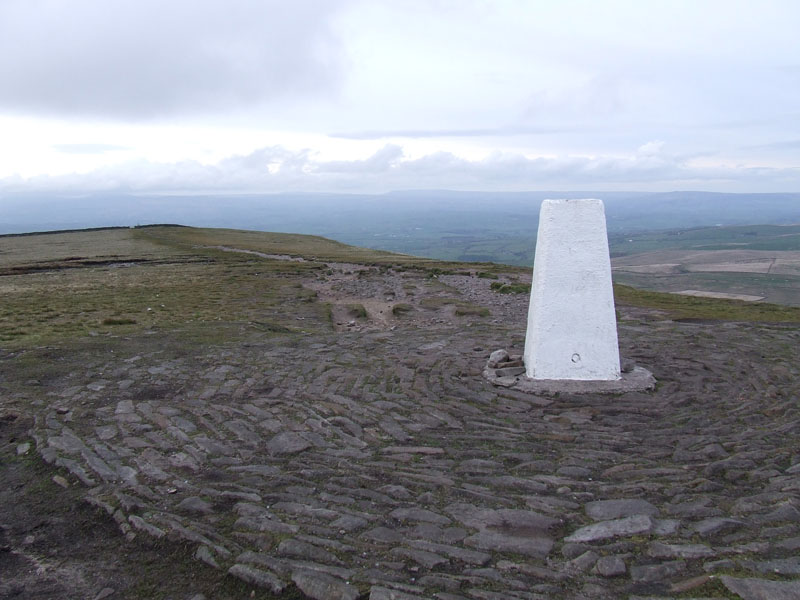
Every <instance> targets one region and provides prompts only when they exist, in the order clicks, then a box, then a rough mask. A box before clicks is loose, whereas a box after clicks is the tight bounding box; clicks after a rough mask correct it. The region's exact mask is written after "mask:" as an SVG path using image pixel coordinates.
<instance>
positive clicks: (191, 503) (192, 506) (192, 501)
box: [176, 496, 214, 515]
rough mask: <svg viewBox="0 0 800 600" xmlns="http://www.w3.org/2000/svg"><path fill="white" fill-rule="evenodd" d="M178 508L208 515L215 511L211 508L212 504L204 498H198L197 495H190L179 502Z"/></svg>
mask: <svg viewBox="0 0 800 600" xmlns="http://www.w3.org/2000/svg"><path fill="white" fill-rule="evenodd" d="M176 508H177V509H178V510H182V511H185V512H189V513H197V514H201V515H207V514H210V513H212V512H214V510H213V509H212V508H211V504H209V503H208V502H206V501H205V500H203V499H202V498H198V497H197V496H189V497H188V498H184V499H183V500H181V501H180V502H179V503H178V505H177V506H176Z"/></svg>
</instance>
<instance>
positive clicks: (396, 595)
mask: <svg viewBox="0 0 800 600" xmlns="http://www.w3.org/2000/svg"><path fill="white" fill-rule="evenodd" d="M369 600H424V598H423V596H417V595H415V594H408V593H406V592H401V591H399V590H392V589H389V588H385V587H379V586H373V587H372V589H371V590H370V592H369Z"/></svg>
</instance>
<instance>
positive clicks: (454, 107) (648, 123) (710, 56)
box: [0, 0, 800, 193]
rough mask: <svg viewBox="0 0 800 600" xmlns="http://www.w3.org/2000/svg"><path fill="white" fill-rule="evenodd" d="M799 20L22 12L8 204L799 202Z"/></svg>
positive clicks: (745, 11)
mask: <svg viewBox="0 0 800 600" xmlns="http://www.w3.org/2000/svg"><path fill="white" fill-rule="evenodd" d="M799 22H800V4H799V3H797V2H795V1H794V0H772V1H764V2H759V3H752V2H744V1H741V2H739V1H732V0H705V1H703V2H694V1H688V0H675V1H670V2H639V1H637V0H609V1H606V2H602V3H598V2H592V1H589V0H584V1H580V0H572V1H569V0H568V1H564V2H557V3H556V2H548V1H546V0H541V1H522V0H497V1H493V2H482V1H479V0H474V1H464V0H460V1H455V0H408V1H406V2H402V3H400V2H392V1H391V0H373V1H368V0H326V1H324V2H323V1H321V0H295V1H293V2H291V3H288V2H282V1H277V0H237V2H233V3H230V2H222V1H221V0H192V1H189V0H174V1H172V2H168V3H163V2H157V1H155V0H116V1H115V2H95V1H94V0H72V1H71V2H68V3H67V2H55V1H52V0H5V1H4V2H3V3H0V81H2V82H3V83H2V86H1V87H0V132H2V135H0V192H1V191H7V192H8V191H26V190H37V191H52V192H58V191H68V192H75V191H90V190H135V191H153V192H166V191H170V192H186V193H192V192H202V191H209V190H211V191H229V192H283V191H320V192H325V191H330V192H343V191H346V192H380V191H389V190H394V189H414V188H416V189H426V188H449V189H462V190H526V189H531V190H533V189H575V190H579V189H587V190H588V189H591V190H625V189H637V190H674V189H706V190H713V191H728V192H748V191H756V192H770V191H798V190H800V158H798V156H800V155H798V152H797V150H798V148H800V37H798V36H797V35H796V24H797V23H799Z"/></svg>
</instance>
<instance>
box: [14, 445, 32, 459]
mask: <svg viewBox="0 0 800 600" xmlns="http://www.w3.org/2000/svg"><path fill="white" fill-rule="evenodd" d="M30 449H31V443H30V442H23V443H21V444H20V445H19V446H17V456H22V455H23V454H27V453H28V452H29V451H30Z"/></svg>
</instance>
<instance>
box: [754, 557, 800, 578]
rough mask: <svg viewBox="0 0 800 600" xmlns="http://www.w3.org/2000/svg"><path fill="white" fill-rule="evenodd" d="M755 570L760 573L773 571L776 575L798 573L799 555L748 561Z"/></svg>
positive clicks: (799, 573) (799, 571) (799, 572)
mask: <svg viewBox="0 0 800 600" xmlns="http://www.w3.org/2000/svg"><path fill="white" fill-rule="evenodd" d="M747 565H748V566H749V565H752V566H753V567H755V570H757V571H759V572H761V573H775V574H777V575H800V556H793V557H791V558H773V559H772V560H764V561H759V562H754V563H750V562H748V563H747Z"/></svg>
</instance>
